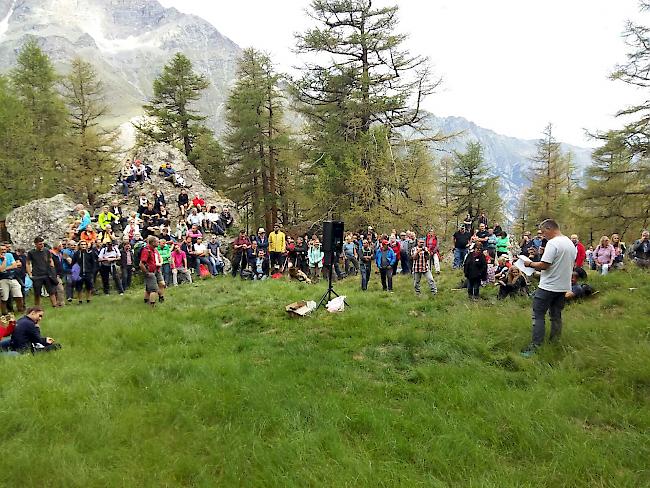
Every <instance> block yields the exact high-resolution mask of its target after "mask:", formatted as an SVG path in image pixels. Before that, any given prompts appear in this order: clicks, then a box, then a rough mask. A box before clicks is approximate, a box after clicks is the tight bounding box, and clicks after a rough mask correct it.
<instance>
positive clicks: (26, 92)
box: [10, 39, 68, 198]
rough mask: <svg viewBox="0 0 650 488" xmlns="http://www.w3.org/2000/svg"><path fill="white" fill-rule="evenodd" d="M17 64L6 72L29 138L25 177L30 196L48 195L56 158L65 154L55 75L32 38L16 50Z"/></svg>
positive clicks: (52, 188)
mask: <svg viewBox="0 0 650 488" xmlns="http://www.w3.org/2000/svg"><path fill="white" fill-rule="evenodd" d="M16 61H17V65H16V67H15V68H14V69H13V70H12V71H11V72H10V80H11V86H12V89H13V91H14V92H15V93H16V94H17V96H18V99H19V100H20V102H21V103H22V104H23V107H24V109H25V112H26V116H27V120H28V121H29V122H30V124H31V129H30V131H31V133H32V134H33V137H32V138H30V140H29V141H27V144H28V147H29V149H30V152H31V158H30V171H29V174H26V175H25V178H27V179H28V180H29V182H30V183H29V185H28V191H29V194H30V195H31V198H41V197H45V196H49V195H50V194H52V192H54V191H55V190H56V188H57V186H58V184H57V178H56V176H57V172H58V169H59V168H58V167H57V166H58V164H59V163H58V161H60V160H61V159H63V158H65V157H66V154H65V150H66V147H67V140H68V124H67V112H66V108H65V104H64V102H63V99H62V98H61V96H60V94H59V92H58V90H57V87H58V83H59V76H58V75H57V73H56V71H55V70H54V66H53V65H52V62H51V61H50V58H49V57H48V56H47V55H46V54H45V53H44V52H43V51H42V50H41V48H40V47H39V46H38V43H37V42H36V40H34V39H30V40H28V41H27V42H26V43H25V45H24V46H23V47H22V48H21V49H20V51H19V52H18V56H17V59H16Z"/></svg>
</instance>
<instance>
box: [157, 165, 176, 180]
mask: <svg viewBox="0 0 650 488" xmlns="http://www.w3.org/2000/svg"><path fill="white" fill-rule="evenodd" d="M158 172H159V173H160V174H162V175H163V177H164V178H172V177H173V176H174V175H175V174H176V171H175V170H174V168H173V167H172V164H171V163H162V164H161V165H160V168H158Z"/></svg>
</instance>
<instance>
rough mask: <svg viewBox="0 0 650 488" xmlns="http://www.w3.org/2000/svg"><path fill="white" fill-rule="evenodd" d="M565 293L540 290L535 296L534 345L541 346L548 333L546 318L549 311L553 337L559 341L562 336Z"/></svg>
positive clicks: (552, 338)
mask: <svg viewBox="0 0 650 488" xmlns="http://www.w3.org/2000/svg"><path fill="white" fill-rule="evenodd" d="M563 308H564V292H561V291H560V292H556V291H547V290H543V289H541V288H538V289H537V290H536V291H535V295H534V296H533V344H536V345H538V346H539V345H541V344H542V343H543V342H544V335H545V333H546V328H545V323H544V322H545V318H546V312H547V311H548V314H549V317H550V318H551V337H550V339H551V340H552V341H553V340H557V339H559V338H560V335H562V309H563Z"/></svg>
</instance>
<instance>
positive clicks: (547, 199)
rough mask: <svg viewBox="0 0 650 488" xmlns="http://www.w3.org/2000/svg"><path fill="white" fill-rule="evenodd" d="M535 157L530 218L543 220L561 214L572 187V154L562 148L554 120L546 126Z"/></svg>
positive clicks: (535, 220)
mask: <svg viewBox="0 0 650 488" xmlns="http://www.w3.org/2000/svg"><path fill="white" fill-rule="evenodd" d="M531 161H532V166H531V170H530V175H529V180H530V187H529V188H528V189H527V190H526V194H527V199H528V214H529V217H530V219H529V220H532V221H533V222H537V223H539V222H541V221H542V220H544V219H548V218H559V217H560V216H562V214H563V212H562V210H563V208H566V204H567V199H566V198H564V197H566V195H567V192H568V190H570V188H571V179H570V162H571V156H570V155H568V154H564V153H563V152H562V149H561V145H560V143H559V142H557V141H556V140H555V136H553V126H552V125H551V124H549V125H547V126H546V128H545V129H544V137H543V138H542V139H540V140H539V141H538V143H537V154H536V155H535V156H533V157H532V158H531Z"/></svg>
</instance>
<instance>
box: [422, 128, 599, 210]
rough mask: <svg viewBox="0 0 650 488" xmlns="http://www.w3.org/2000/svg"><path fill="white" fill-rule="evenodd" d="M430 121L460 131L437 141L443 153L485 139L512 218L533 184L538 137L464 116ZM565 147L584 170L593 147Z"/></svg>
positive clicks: (446, 130) (451, 131) (444, 130)
mask: <svg viewBox="0 0 650 488" xmlns="http://www.w3.org/2000/svg"><path fill="white" fill-rule="evenodd" d="M427 122H428V124H429V126H430V127H431V129H432V130H433V131H435V130H439V131H441V132H442V133H444V134H455V133H460V134H459V135H458V136H457V137H454V138H453V139H451V140H449V141H447V142H444V143H438V144H436V146H435V148H434V152H435V153H437V154H438V155H439V156H440V157H442V155H444V154H445V153H449V154H451V153H453V151H464V150H465V147H466V144H467V143H468V142H470V141H478V142H480V143H481V145H482V146H483V149H484V156H485V161H486V162H487V164H488V166H489V167H490V171H491V173H492V174H493V175H494V176H498V177H499V179H500V182H501V188H502V197H503V199H504V201H505V206H506V214H507V217H508V218H509V219H512V218H513V217H514V213H515V210H516V208H517V202H518V198H519V195H520V194H521V191H522V189H524V188H525V187H527V186H528V184H529V182H528V179H527V174H528V171H529V169H530V158H531V156H533V155H534V154H535V153H536V152H537V148H536V144H537V141H536V140H528V139H517V138H515V137H508V136H504V135H501V134H497V133H496V132H494V131H492V130H489V129H486V128H483V127H480V126H478V125H476V124H475V123H474V122H471V121H469V120H467V119H465V118H463V117H436V116H434V115H430V116H429V117H428V121H427ZM562 150H563V151H565V152H571V153H572V154H573V161H574V163H575V164H576V167H577V172H578V174H582V172H583V170H584V168H585V167H586V166H587V165H588V164H589V162H590V161H591V152H592V150H591V149H588V148H583V147H577V146H572V145H570V144H562Z"/></svg>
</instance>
